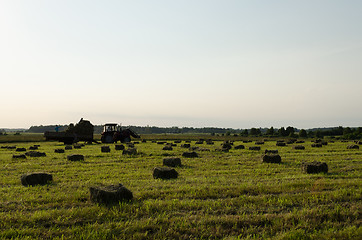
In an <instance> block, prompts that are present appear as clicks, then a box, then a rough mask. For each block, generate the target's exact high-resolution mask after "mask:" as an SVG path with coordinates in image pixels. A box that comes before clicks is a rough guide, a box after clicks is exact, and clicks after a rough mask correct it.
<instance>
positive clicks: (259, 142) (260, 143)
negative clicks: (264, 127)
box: [255, 141, 264, 145]
mask: <svg viewBox="0 0 362 240" xmlns="http://www.w3.org/2000/svg"><path fill="white" fill-rule="evenodd" d="M255 144H256V145H263V144H264V142H263V141H257V142H255Z"/></svg>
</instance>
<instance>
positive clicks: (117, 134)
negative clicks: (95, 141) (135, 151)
mask: <svg viewBox="0 0 362 240" xmlns="http://www.w3.org/2000/svg"><path fill="white" fill-rule="evenodd" d="M131 136H132V137H134V138H140V136H139V135H138V134H137V133H135V132H134V131H132V130H131V129H129V128H127V129H124V130H122V127H121V126H119V125H118V124H116V123H107V124H105V125H104V127H103V132H102V136H101V141H102V143H116V142H118V141H120V142H122V143H126V142H130V141H131Z"/></svg>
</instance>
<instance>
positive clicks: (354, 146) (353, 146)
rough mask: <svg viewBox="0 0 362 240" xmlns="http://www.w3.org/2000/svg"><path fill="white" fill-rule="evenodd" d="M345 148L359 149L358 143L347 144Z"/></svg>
mask: <svg viewBox="0 0 362 240" xmlns="http://www.w3.org/2000/svg"><path fill="white" fill-rule="evenodd" d="M347 149H359V146H358V145H349V146H347Z"/></svg>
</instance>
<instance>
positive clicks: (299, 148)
mask: <svg viewBox="0 0 362 240" xmlns="http://www.w3.org/2000/svg"><path fill="white" fill-rule="evenodd" d="M293 148H294V149H295V150H305V147H304V146H303V145H295V146H294V147H293Z"/></svg>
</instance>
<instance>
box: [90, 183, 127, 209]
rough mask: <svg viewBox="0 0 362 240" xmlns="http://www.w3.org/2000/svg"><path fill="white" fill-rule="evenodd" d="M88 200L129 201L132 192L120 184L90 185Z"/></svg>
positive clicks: (105, 201)
mask: <svg viewBox="0 0 362 240" xmlns="http://www.w3.org/2000/svg"><path fill="white" fill-rule="evenodd" d="M89 192H90V200H91V201H92V202H95V203H99V204H115V203H118V202H121V201H130V200H132V198H133V194H132V192H131V191H130V190H128V189H127V188H126V187H124V186H123V185H122V184H117V185H109V186H104V187H90V188H89Z"/></svg>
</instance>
